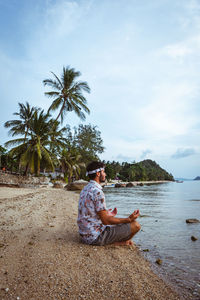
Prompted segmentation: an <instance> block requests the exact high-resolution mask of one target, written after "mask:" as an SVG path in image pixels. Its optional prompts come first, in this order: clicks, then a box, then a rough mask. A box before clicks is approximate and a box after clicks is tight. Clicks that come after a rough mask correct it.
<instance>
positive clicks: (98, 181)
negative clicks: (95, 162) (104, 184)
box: [93, 177, 101, 184]
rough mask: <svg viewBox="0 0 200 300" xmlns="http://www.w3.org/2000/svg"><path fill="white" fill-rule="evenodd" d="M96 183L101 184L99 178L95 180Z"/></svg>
mask: <svg viewBox="0 0 200 300" xmlns="http://www.w3.org/2000/svg"><path fill="white" fill-rule="evenodd" d="M93 180H94V181H96V182H97V183H98V184H100V183H101V182H100V180H99V177H96V178H95V179H93Z"/></svg>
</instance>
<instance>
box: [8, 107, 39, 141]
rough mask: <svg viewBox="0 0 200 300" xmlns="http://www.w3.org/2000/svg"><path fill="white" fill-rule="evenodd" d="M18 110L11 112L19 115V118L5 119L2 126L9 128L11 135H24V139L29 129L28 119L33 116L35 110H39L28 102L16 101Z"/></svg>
mask: <svg viewBox="0 0 200 300" xmlns="http://www.w3.org/2000/svg"><path fill="white" fill-rule="evenodd" d="M18 105H19V112H15V113H13V115H16V116H19V118H20V120H11V121H7V122H5V124H4V127H6V128H9V127H11V128H10V130H9V132H8V133H9V134H10V135H12V136H16V135H19V134H20V135H24V140H25V139H26V137H27V134H28V132H29V130H30V121H31V119H32V117H33V114H34V112H35V111H39V110H40V108H37V107H34V106H33V107H31V106H30V104H29V103H28V102H26V104H23V103H18Z"/></svg>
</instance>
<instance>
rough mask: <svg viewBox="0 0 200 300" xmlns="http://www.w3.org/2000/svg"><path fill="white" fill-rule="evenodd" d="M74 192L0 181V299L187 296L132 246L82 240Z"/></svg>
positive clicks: (140, 299) (154, 299) (162, 299)
mask: <svg viewBox="0 0 200 300" xmlns="http://www.w3.org/2000/svg"><path fill="white" fill-rule="evenodd" d="M78 197H79V195H78V194H76V193H74V192H69V191H66V190H64V189H53V188H37V189H25V188H7V187H0V299H4V300H6V299H18V300H22V299H23V300H27V299H34V300H41V299H44V300H46V299H48V300H49V299H75V300H77V299H92V300H93V299H97V300H98V299H99V300H100V299H109V300H110V299H115V300H116V299H134V300H150V299H152V300H158V299H159V300H165V299H166V300H168V299H170V300H174V299H188V298H186V296H185V297H184V296H182V297H180V295H178V294H177V293H176V291H175V288H173V287H170V286H169V285H168V284H167V283H165V282H164V281H163V280H162V279H161V278H159V277H158V276H157V275H155V274H154V273H153V271H152V270H151V266H150V263H149V262H148V261H146V260H145V258H144V257H143V256H142V254H141V253H140V251H139V250H138V248H137V247H134V246H123V247H122V246H121V247H119V246H118V247H116V246H115V247H114V246H105V247H98V246H89V245H84V244H81V243H80V241H79V236H78V228H77V225H76V218H77V206H78Z"/></svg>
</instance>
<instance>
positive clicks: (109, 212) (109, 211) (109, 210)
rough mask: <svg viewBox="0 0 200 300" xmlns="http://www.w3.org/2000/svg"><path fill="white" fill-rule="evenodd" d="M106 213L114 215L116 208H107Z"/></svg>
mask: <svg viewBox="0 0 200 300" xmlns="http://www.w3.org/2000/svg"><path fill="white" fill-rule="evenodd" d="M107 213H108V215H109V216H113V217H115V216H116V214H117V208H116V207H115V208H114V209H113V210H112V208H110V209H108V210H107Z"/></svg>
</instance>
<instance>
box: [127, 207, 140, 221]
mask: <svg viewBox="0 0 200 300" xmlns="http://www.w3.org/2000/svg"><path fill="white" fill-rule="evenodd" d="M139 215H140V211H139V209H136V210H134V212H133V213H132V214H131V215H130V216H129V217H128V218H129V220H130V223H131V222H133V221H134V220H136V219H137V218H138V217H139Z"/></svg>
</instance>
